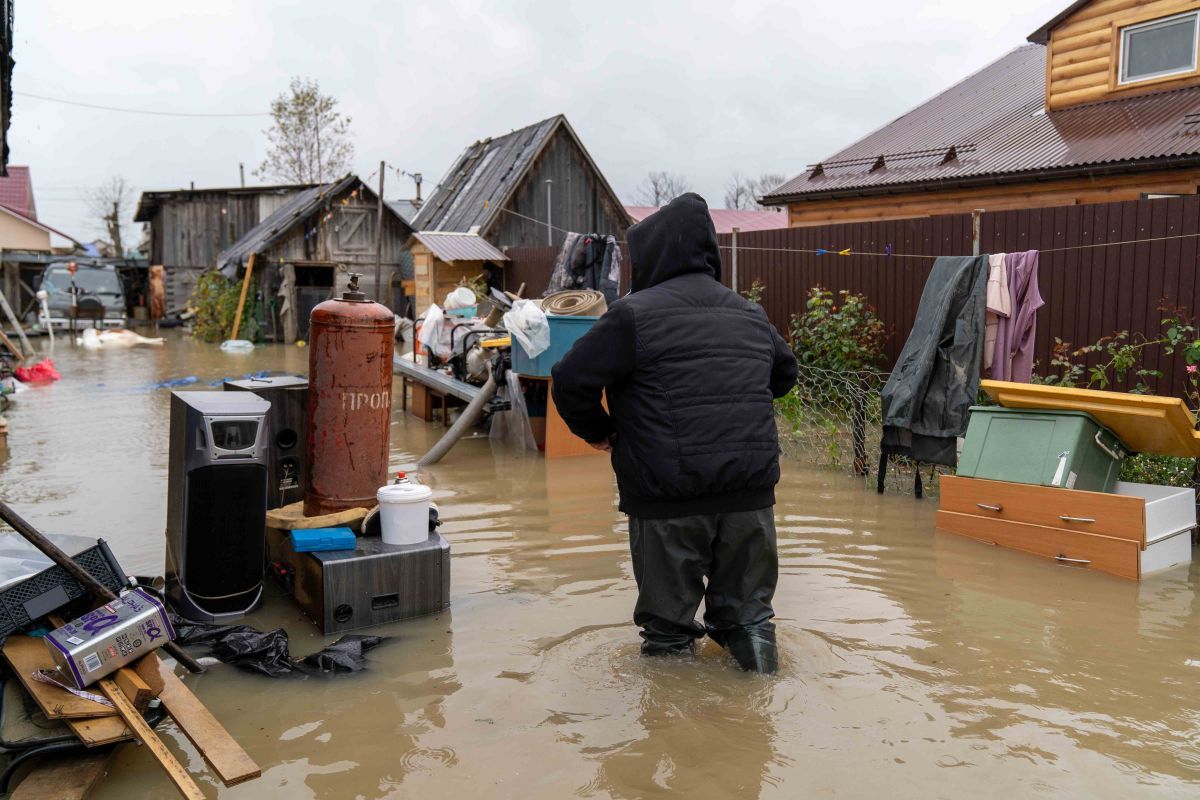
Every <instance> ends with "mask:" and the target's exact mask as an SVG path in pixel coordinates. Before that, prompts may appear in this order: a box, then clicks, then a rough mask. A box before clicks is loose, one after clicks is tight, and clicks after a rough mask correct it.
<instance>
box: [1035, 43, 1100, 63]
mask: <svg viewBox="0 0 1200 800" xmlns="http://www.w3.org/2000/svg"><path fill="white" fill-rule="evenodd" d="M1111 53H1112V46H1111V45H1109V44H1108V43H1105V44H1098V45H1093V46H1092V47H1081V48H1078V49H1076V50H1059V49H1058V47H1055V48H1054V55H1052V56H1051V57H1050V67H1051V69H1058V68H1059V67H1065V66H1066V65H1068V64H1080V63H1082V62H1084V61H1094V60H1095V59H1098V58H1104V59H1108V58H1109V56H1110V54H1111Z"/></svg>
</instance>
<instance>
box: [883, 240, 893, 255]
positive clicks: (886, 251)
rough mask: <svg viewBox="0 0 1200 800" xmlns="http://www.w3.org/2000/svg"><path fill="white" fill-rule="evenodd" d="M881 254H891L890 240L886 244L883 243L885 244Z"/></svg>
mask: <svg viewBox="0 0 1200 800" xmlns="http://www.w3.org/2000/svg"><path fill="white" fill-rule="evenodd" d="M883 254H884V255H885V256H890V255H891V254H892V245H891V242H889V243H887V244H885V245H884V246H883Z"/></svg>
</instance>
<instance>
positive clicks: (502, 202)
mask: <svg viewBox="0 0 1200 800" xmlns="http://www.w3.org/2000/svg"><path fill="white" fill-rule="evenodd" d="M631 224H632V220H631V219H630V217H629V214H628V213H627V212H626V210H625V207H624V206H623V205H622V204H621V201H620V200H619V199H617V194H616V192H614V191H613V189H612V186H610V185H609V183H608V181H607V180H606V179H605V177H604V174H603V173H602V172H601V171H600V168H599V167H598V166H596V162H595V161H593V160H592V157H591V155H589V154H588V151H587V148H585V147H584V146H583V142H582V141H580V139H579V135H578V134H577V133H575V129H574V128H572V127H571V123H569V122H567V118H566V117H565V116H563V115H561V114H559V115H557V116H553V117H550V118H549V119H544V120H542V121H540V122H535V123H534V124H532V125H528V126H526V127H524V128H521V129H519V130H515V131H512V132H511V133H507V134H505V135H503V136H497V137H494V138H492V137H489V138H487V139H481V140H479V141H477V142H475V143H474V144H471V145H470V146H468V147H467V148H466V149H465V150H464V151H463V152H462V154H461V155H460V156H459V157H458V158H457V159H456V160H455V162H454V164H453V166H451V167H450V170H449V171H448V172H447V173H446V175H445V177H443V178H442V180H441V182H440V183H438V185H437V188H435V189H434V190H433V193H432V194H431V195H430V196H429V198H428V199H427V200H425V201H424V202H423V203H422V204H421V208H420V211H418V213H417V215H416V217H415V218H414V219H413V220H412V226H413V228H414V229H415V230H417V231H420V232H421V233H422V234H433V235H441V234H456V235H457V238H454V239H444V238H442V239H429V240H428V241H422V240H421V239H415V238H414V240H413V248H414V249H413V256H414V270H415V279H416V297H417V308H418V310H420V311H424V309H425V308H427V307H428V306H429V304H430V303H431V302H435V301H440V300H441V295H440V294H438V292H439V291H440V288H441V287H445V286H450V287H453V286H454V285H456V284H457V283H458V282H459V281H461V280H469V279H471V278H473V277H474V276H475V275H478V274H479V266H480V263H481V262H479V261H478V260H461V261H460V262H454V261H445V260H443V259H441V258H439V257H438V256H436V250H435V248H434V247H431V246H430V242H434V241H436V242H437V243H438V244H439V245H440V246H441V247H442V248H446V247H448V246H450V245H451V243H453V245H454V246H455V248H456V249H461V248H462V247H464V246H466V245H465V244H464V242H465V240H464V239H463V237H467V236H470V237H475V238H477V239H479V240H482V241H479V242H475V243H472V244H471V245H470V247H471V248H472V249H474V250H475V251H477V252H479V253H482V252H483V251H484V249H486V248H490V249H496V248H499V250H504V249H505V248H509V247H533V246H547V245H552V246H558V245H561V244H562V242H563V238H564V237H565V236H566V233H567V232H568V231H575V232H579V233H600V234H610V233H611V234H614V235H616V236H618V237H624V235H625V231H626V230H627V229H628V228H629V226H630V225H631ZM427 238H428V237H427ZM485 260H486V261H489V262H490V263H493V264H498V263H500V259H495V258H489V259H485ZM504 260H507V258H505V259H504Z"/></svg>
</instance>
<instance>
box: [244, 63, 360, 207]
mask: <svg viewBox="0 0 1200 800" xmlns="http://www.w3.org/2000/svg"><path fill="white" fill-rule="evenodd" d="M337 102H338V101H337V100H335V99H334V98H332V97H330V96H329V95H324V94H321V87H320V86H319V85H318V84H317V82H316V81H314V80H311V79H308V78H300V77H296V78H292V82H291V84H290V85H289V86H288V90H287V91H286V92H284V93H282V94H281V95H279V96H278V97H276V98H275V100H274V101H272V102H271V117H272V118H273V119H274V121H273V122H272V124H271V127H270V128H268V129H267V130H265V131H263V133H265V134H266V135H267V142H268V146H267V157H266V159H265V160H264V161H263V163H262V165H261V166H259V168H258V169H256V170H255V171H254V174H255V175H258V176H259V177H260V178H265V179H267V180H276V181H281V182H284V183H324V182H326V181H330V180H333V179H334V178H338V177H341V176H342V175H344V174H345V173H346V172H348V171H349V170H350V162H351V161H352V160H353V158H354V143H353V142H352V141H351V138H350V117H348V116H345V115H344V114H342V113H341V112H340V111H338V110H337Z"/></svg>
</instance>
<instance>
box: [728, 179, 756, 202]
mask: <svg viewBox="0 0 1200 800" xmlns="http://www.w3.org/2000/svg"><path fill="white" fill-rule="evenodd" d="M725 207H726V208H757V207H758V204H757V203H756V202H755V200H754V189H753V187H752V186H751V180H750V179H748V178H746V177H743V176H742V174H741V173H740V172H735V173H733V175H732V176H731V177H730V178H729V183H727V184H725Z"/></svg>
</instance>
